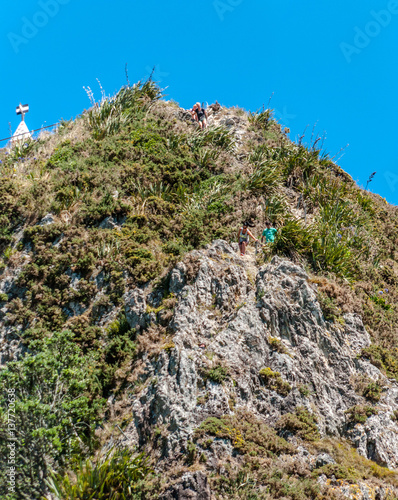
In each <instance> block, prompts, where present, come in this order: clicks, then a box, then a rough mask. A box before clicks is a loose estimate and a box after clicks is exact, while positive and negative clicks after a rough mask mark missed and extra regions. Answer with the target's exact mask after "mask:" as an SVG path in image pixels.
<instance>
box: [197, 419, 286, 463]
mask: <svg viewBox="0 0 398 500" xmlns="http://www.w3.org/2000/svg"><path fill="white" fill-rule="evenodd" d="M208 435H210V436H216V437H218V438H222V439H229V440H230V441H231V443H232V445H233V446H234V448H236V449H237V450H239V452H240V453H242V454H246V455H251V456H263V457H264V456H265V457H266V456H274V455H279V454H281V453H290V454H292V453H294V451H295V448H294V446H292V445H291V444H290V443H288V442H287V441H285V439H283V438H281V437H279V436H278V435H277V434H276V432H275V431H274V429H272V428H271V427H269V426H268V425H267V424H265V423H264V422H262V421H261V420H259V419H257V418H256V417H255V416H254V415H252V414H250V413H246V412H237V414H236V415H225V416H223V417H221V418H215V417H209V418H207V419H206V420H205V421H204V422H202V423H201V425H200V426H199V427H198V428H197V429H196V431H195V435H194V438H195V440H196V441H197V442H198V443H199V444H204V443H206V436H208Z"/></svg>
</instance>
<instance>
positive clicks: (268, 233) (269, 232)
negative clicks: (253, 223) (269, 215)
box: [261, 220, 278, 243]
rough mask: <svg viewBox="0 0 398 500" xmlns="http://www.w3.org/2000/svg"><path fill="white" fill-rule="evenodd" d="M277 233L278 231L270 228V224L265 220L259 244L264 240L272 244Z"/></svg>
mask: <svg viewBox="0 0 398 500" xmlns="http://www.w3.org/2000/svg"><path fill="white" fill-rule="evenodd" d="M277 232H278V230H277V229H275V228H274V227H272V225H271V222H270V221H269V220H267V221H266V223H265V229H264V231H263V234H262V236H261V243H262V242H263V241H264V238H265V241H266V242H267V243H273V242H274V241H275V236H276V234H277Z"/></svg>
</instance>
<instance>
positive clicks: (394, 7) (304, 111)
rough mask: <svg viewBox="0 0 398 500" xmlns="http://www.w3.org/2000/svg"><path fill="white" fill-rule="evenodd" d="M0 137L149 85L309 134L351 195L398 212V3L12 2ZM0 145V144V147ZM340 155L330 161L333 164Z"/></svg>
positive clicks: (0, 37)
mask: <svg viewBox="0 0 398 500" xmlns="http://www.w3.org/2000/svg"><path fill="white" fill-rule="evenodd" d="M2 14H3V15H2V23H1V26H0V53H1V55H2V69H3V71H2V78H1V79H0V96H1V100H0V136H1V137H0V138H3V137H7V136H8V135H9V133H8V132H9V125H8V123H9V122H11V128H12V130H15V128H16V127H17V125H18V122H19V118H18V117H17V116H16V115H15V107H16V105H17V104H18V103H19V102H22V103H29V105H30V112H29V114H28V115H27V118H26V121H27V124H28V126H29V127H30V128H31V129H33V128H38V127H40V126H42V125H46V124H52V123H55V122H57V121H59V120H60V119H61V118H64V119H69V118H71V117H75V116H77V115H78V114H80V113H81V112H82V111H83V110H84V109H85V108H87V107H89V105H90V103H89V101H88V98H87V96H86V94H85V92H84V90H83V86H90V87H91V88H92V89H93V91H94V93H95V95H96V97H97V98H99V97H100V90H99V87H98V84H97V82H96V78H98V79H99V80H100V81H101V84H102V86H103V87H104V89H105V90H106V92H107V93H108V94H113V93H114V92H115V91H117V90H118V89H119V88H120V87H121V86H122V85H123V84H124V83H125V82H126V79H125V71H124V68H125V64H126V63H127V64H128V71H129V78H130V81H131V82H135V81H137V80H139V79H142V78H144V77H146V76H148V74H149V73H150V70H151V68H152V67H153V66H155V65H156V71H155V79H158V80H159V81H160V85H161V86H162V87H168V88H167V91H166V93H167V95H168V98H170V99H174V100H175V101H177V102H179V103H180V105H181V106H184V107H190V106H191V105H192V104H193V103H194V102H196V101H197V100H200V101H207V102H208V103H211V102H214V101H215V100H216V99H217V100H218V101H219V102H220V103H222V104H224V105H226V106H233V105H237V106H241V107H243V108H245V109H247V110H249V109H250V110H256V109H258V108H260V107H261V106H262V105H263V104H265V105H267V103H268V99H269V97H270V95H271V94H272V93H273V97H272V101H271V107H273V108H275V110H276V117H277V118H278V119H279V121H280V122H281V123H283V124H284V125H286V126H289V127H290V129H291V135H290V136H291V138H293V139H295V138H296V137H297V136H298V135H301V134H302V132H303V131H304V129H305V128H306V126H308V133H307V136H308V141H309V140H310V136H311V130H312V127H313V126H314V125H316V131H317V132H318V133H319V134H323V133H324V132H325V133H326V134H327V135H326V142H325V149H327V151H329V152H330V153H331V156H334V155H336V154H338V152H339V151H340V149H341V148H344V147H345V146H346V145H347V144H349V146H348V147H347V148H346V149H345V150H344V156H343V157H342V158H341V159H340V160H339V162H338V163H339V164H340V165H341V166H342V167H343V168H344V169H345V170H346V171H347V172H349V173H350V174H351V175H352V177H353V178H354V179H355V180H356V181H357V182H358V184H360V185H363V186H364V185H365V184H366V180H367V178H368V177H369V175H370V174H371V173H372V172H374V171H376V172H377V174H376V176H375V178H374V180H373V182H372V183H371V184H370V188H371V190H373V191H374V192H377V193H379V194H380V195H382V196H383V197H385V198H386V199H387V200H388V201H389V202H390V203H394V204H396V205H398V141H397V140H396V133H397V117H398V96H397V80H398V64H397V62H398V51H397V50H396V48H397V41H398V0H361V2H359V1H356V2H347V1H346V0H344V1H342V0H335V1H334V2H331V1H328V2H319V0H317V1H315V0H306V1H305V2H295V1H293V0H288V1H286V2H281V1H275V0H273V1H271V0H200V1H196V2H182V1H181V0H169V1H168V2H162V1H160V0H145V1H143V0H141V1H135V0H113V1H112V2H105V1H103V0H97V1H93V0H84V1H82V0H80V1H79V0H41V1H39V0H19V1H18V2H8V3H7V5H6V6H3V8H2ZM3 144H4V143H1V144H0V146H2V145H3ZM339 156H340V155H338V156H337V158H338V157H339Z"/></svg>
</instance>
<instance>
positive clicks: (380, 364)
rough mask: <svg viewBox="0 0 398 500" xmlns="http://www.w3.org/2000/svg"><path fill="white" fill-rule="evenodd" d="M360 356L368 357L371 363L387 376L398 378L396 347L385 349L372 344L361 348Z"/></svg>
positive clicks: (397, 351)
mask: <svg viewBox="0 0 398 500" xmlns="http://www.w3.org/2000/svg"><path fill="white" fill-rule="evenodd" d="M361 357H362V358H364V359H368V360H369V361H370V362H371V363H372V364H373V365H375V366H376V367H377V368H379V369H380V370H382V371H383V372H384V373H385V374H386V375H387V377H391V378H396V379H397V380H398V349H397V348H396V347H392V348H389V349H387V348H385V347H382V346H380V345H376V344H372V345H371V346H369V347H366V348H365V349H362V352H361Z"/></svg>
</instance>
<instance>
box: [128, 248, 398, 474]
mask: <svg viewBox="0 0 398 500" xmlns="http://www.w3.org/2000/svg"><path fill="white" fill-rule="evenodd" d="M190 259H191V260H190V264H189V263H188V264H187V263H186V262H185V263H184V262H181V263H179V264H178V265H177V266H176V267H175V268H174V269H173V271H172V272H171V275H170V287H169V289H170V292H172V293H173V294H174V295H175V297H176V298H177V305H176V307H175V309H174V314H173V318H172V320H171V322H170V325H169V328H171V329H172V331H173V337H172V344H171V345H169V346H168V347H167V349H166V348H165V349H161V352H160V353H159V352H158V353H157V355H156V356H150V355H149V354H148V355H146V356H145V357H144V370H143V372H144V373H143V374H142V375H141V381H142V384H143V386H142V387H143V388H142V390H141V391H140V392H139V393H138V394H137V396H136V397H135V400H134V401H133V402H132V409H131V411H132V413H133V417H134V418H133V422H132V424H131V425H130V428H128V429H127V431H125V433H126V435H129V436H130V439H131V441H132V442H138V443H139V444H141V445H142V444H144V443H146V442H147V441H148V439H150V437H149V436H150V435H151V429H153V428H155V427H158V428H167V433H165V438H164V440H163V441H164V442H163V446H162V454H163V456H165V457H175V456H178V454H180V453H184V451H185V450H186V443H187V441H188V440H190V439H191V438H192V436H193V433H194V431H195V429H196V428H197V427H198V426H199V425H200V423H201V422H203V421H204V420H205V419H206V418H207V417H210V416H216V417H220V416H222V415H226V414H231V413H233V412H236V411H238V410H239V409H243V408H244V409H245V410H246V411H250V412H252V413H253V414H255V415H256V416H257V417H258V418H260V419H262V420H264V421H265V422H266V423H268V424H270V425H273V424H274V423H275V422H276V421H277V420H278V419H279V418H280V417H281V415H283V414H285V413H287V412H292V411H294V409H295V408H296V407H297V406H305V407H306V408H307V409H308V410H309V411H310V412H315V413H316V416H317V420H318V428H319V431H320V433H321V435H323V436H326V435H332V436H344V437H348V438H351V440H352V442H353V443H354V444H355V445H356V446H357V447H358V450H359V452H360V453H361V454H363V455H364V456H366V457H368V458H371V459H373V460H376V461H377V462H379V463H381V464H382V465H386V466H388V467H390V468H396V467H398V434H397V430H398V429H397V426H396V424H395V423H394V422H393V421H392V420H391V418H390V415H391V413H392V412H393V411H394V410H396V409H397V408H398V387H397V385H396V384H395V382H394V383H392V382H390V381H388V380H387V379H386V378H385V377H384V376H383V375H382V374H381V372H380V371H379V370H378V369H377V368H376V367H374V366H373V365H371V364H370V363H369V362H367V361H365V360H361V359H358V357H357V355H358V353H359V352H360V351H361V349H362V348H363V347H366V346H368V345H370V338H369V335H368V333H367V332H366V330H365V328H364V326H363V324H362V321H361V318H360V317H359V316H357V315H354V314H347V315H345V317H344V319H345V324H344V325H340V324H334V323H330V322H327V321H325V319H324V317H323V313H322V309H321V306H320V304H319V302H318V299H317V293H316V285H314V284H313V283H311V280H310V279H309V276H308V275H307V273H306V272H305V270H304V269H303V268H302V267H301V266H299V265H297V264H294V263H292V262H290V261H288V260H284V259H281V258H279V257H274V258H273V259H272V261H271V262H270V263H269V264H267V265H265V266H263V267H261V268H260V269H258V268H257V267H256V266H255V262H254V256H251V255H248V256H245V257H243V258H241V257H239V256H238V255H237V253H236V251H235V250H234V248H233V247H231V246H230V245H229V244H227V243H226V242H225V241H221V240H217V241H215V242H214V243H213V244H212V245H211V246H209V247H208V248H207V249H205V250H201V251H195V252H192V253H191V255H190ZM192 262H194V264H195V265H194V266H192ZM188 267H190V269H188ZM192 268H194V271H192ZM144 295H145V294H144V292H143V291H142V290H138V289H136V290H133V291H131V292H129V293H128V294H127V295H126V297H125V298H126V314H127V318H128V320H129V323H130V325H131V326H134V327H139V328H143V327H144V325H145V324H146V321H148V317H147V315H146V312H145V296H144ZM217 366H223V367H225V369H226V370H227V371H228V373H229V376H228V377H226V378H225V380H224V381H223V383H222V384H221V383H216V382H214V381H212V380H210V378H208V377H205V376H204V373H206V371H207V370H210V369H212V368H215V367H217ZM262 368H270V369H271V370H272V371H277V372H279V373H280V375H281V377H282V378H283V379H284V380H285V381H287V382H288V383H289V384H290V387H291V390H290V391H289V393H288V394H287V395H281V394H278V392H276V391H275V390H270V389H268V388H267V387H265V386H264V384H263V382H262V380H261V377H260V376H259V372H260V370H261V369H262ZM360 375H366V376H368V377H370V379H373V380H377V379H380V380H383V382H384V384H385V388H384V391H383V394H382V398H381V400H380V402H379V404H378V414H377V415H373V416H372V417H371V418H369V419H368V420H367V422H366V423H365V424H364V425H362V426H360V425H357V426H354V427H352V425H351V426H350V425H348V423H347V421H346V414H345V411H346V410H347V409H349V408H351V407H353V406H355V405H357V404H364V399H363V398H362V397H361V396H359V395H358V394H357V393H356V392H355V390H354V385H353V382H352V380H353V377H355V376H360ZM302 386H306V388H307V389H308V391H305V392H304V391H300V390H299V389H300V387H302ZM305 394H308V395H305ZM138 443H137V444H138ZM329 458H330V457H329ZM325 463H328V462H327V461H326V462H325Z"/></svg>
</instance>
